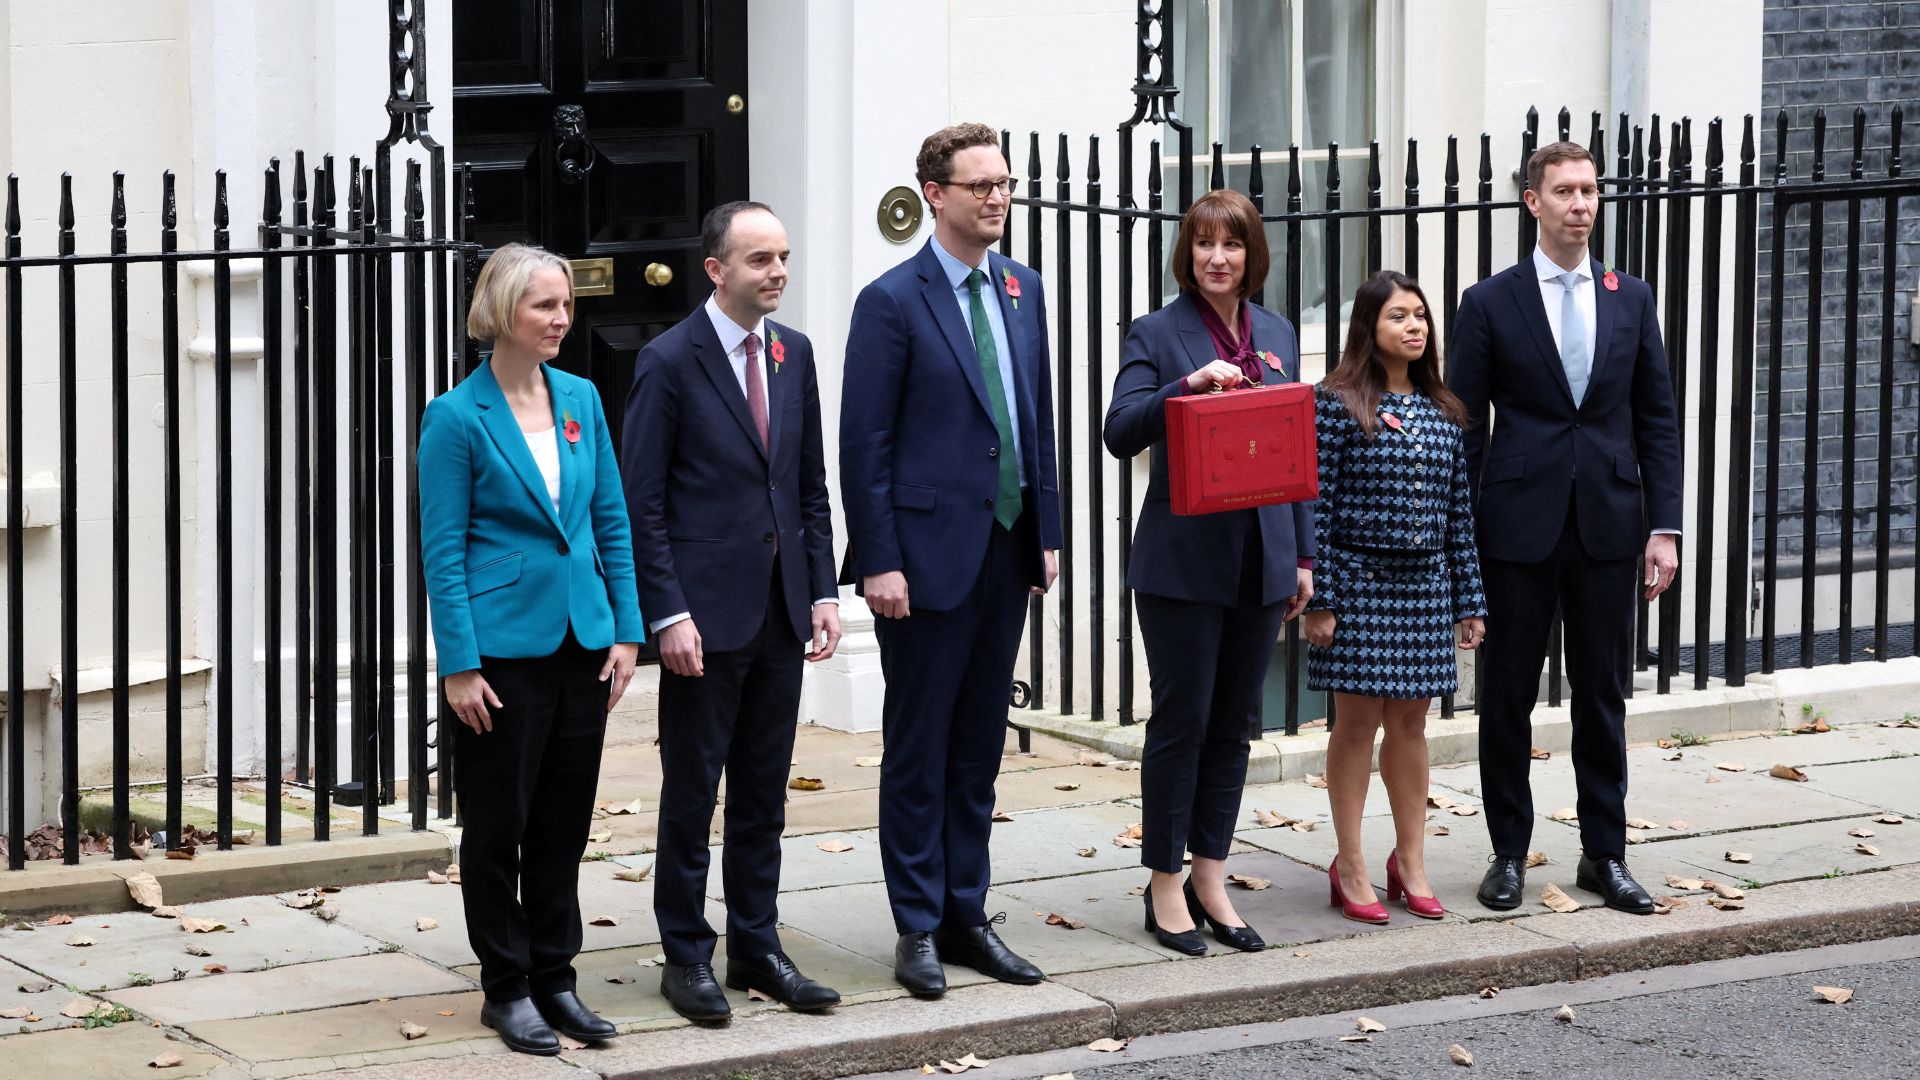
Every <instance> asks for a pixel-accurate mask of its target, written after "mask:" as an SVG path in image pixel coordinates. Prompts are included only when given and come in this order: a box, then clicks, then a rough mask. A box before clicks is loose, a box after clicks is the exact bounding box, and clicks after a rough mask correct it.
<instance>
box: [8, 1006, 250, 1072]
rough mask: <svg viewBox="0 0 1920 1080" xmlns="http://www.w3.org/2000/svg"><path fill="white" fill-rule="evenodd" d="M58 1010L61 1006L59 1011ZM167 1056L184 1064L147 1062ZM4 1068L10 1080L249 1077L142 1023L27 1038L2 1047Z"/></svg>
mask: <svg viewBox="0 0 1920 1080" xmlns="http://www.w3.org/2000/svg"><path fill="white" fill-rule="evenodd" d="M56 1007H57V1006H56ZM161 1054H178V1055H180V1064H179V1065H177V1066H175V1067H173V1068H170V1069H165V1070H161V1069H152V1068H149V1067H148V1066H147V1062H149V1061H152V1060H153V1059H154V1058H157V1057H159V1056H160V1055H161ZM0 1055H3V1056H4V1059H5V1062H6V1064H5V1065H4V1066H0V1068H3V1069H4V1071H5V1075H6V1076H7V1077H9V1078H10V1080H41V1078H46V1077H58V1078H60V1080H78V1078H80V1077H99V1078H101V1080H125V1078H126V1077H129V1076H141V1075H149V1076H161V1077H167V1078H168V1080H177V1078H179V1077H187V1076H194V1077H208V1078H213V1080H237V1078H239V1077H244V1076H246V1075H247V1074H246V1072H245V1071H243V1070H241V1069H239V1068H236V1067H235V1066H234V1065H232V1064H230V1063H228V1062H227V1061H226V1060H225V1059H224V1058H222V1057H221V1056H220V1055H218V1054H215V1053H211V1052H209V1051H208V1050H207V1049H206V1048H205V1047H200V1046H195V1045H193V1044H192V1043H190V1042H187V1041H184V1040H179V1039H172V1038H169V1037H168V1036H167V1034H166V1033H165V1032H162V1031H160V1030H159V1029H158V1028H154V1027H149V1026H148V1025H146V1024H142V1023H139V1022H134V1023H129V1024H115V1025H113V1026H112V1027H110V1028H95V1029H93V1030H92V1031H86V1030H83V1029H80V1028H66V1029H63V1030H60V1031H46V1032H41V1033H39V1034H37V1035H21V1036H18V1037H16V1038H10V1039H7V1040H5V1041H4V1042H0Z"/></svg>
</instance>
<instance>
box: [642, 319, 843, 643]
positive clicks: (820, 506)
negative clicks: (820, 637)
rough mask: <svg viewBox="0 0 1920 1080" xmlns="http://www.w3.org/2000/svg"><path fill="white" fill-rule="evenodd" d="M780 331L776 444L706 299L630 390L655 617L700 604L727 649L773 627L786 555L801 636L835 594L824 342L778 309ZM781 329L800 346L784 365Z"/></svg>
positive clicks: (770, 370) (766, 354)
mask: <svg viewBox="0 0 1920 1080" xmlns="http://www.w3.org/2000/svg"><path fill="white" fill-rule="evenodd" d="M767 330H768V343H769V344H768V346H767V347H765V348H762V350H761V352H760V363H761V365H762V371H763V373H764V376H763V377H764V378H765V379H766V388H767V442H768V444H769V445H770V446H771V447H772V451H771V453H769V452H768V450H767V449H765V448H763V447H762V446H761V444H760V436H759V433H758V432H756V431H755V430H754V426H753V417H752V415H751V414H750V413H748V411H747V397H746V394H744V393H743V392H742V391H741V389H740V382H739V380H738V379H736V378H735V377H734V374H733V367H732V365H731V364H729V363H728V362H727V355H726V353H724V352H722V351H721V347H720V339H719V338H718V337H717V336H715V334H714V332H713V323H712V321H711V320H710V319H708V317H707V313H706V310H705V308H704V307H701V308H696V309H694V312H693V314H692V315H689V316H687V317H686V318H685V319H683V320H681V321H680V322H679V323H678V324H676V325H675V326H674V327H673V328H672V329H670V330H668V331H667V332H666V333H663V334H661V335H660V336H659V337H656V338H654V339H653V340H652V341H650V342H648V343H647V345H646V347H645V348H643V349H641V350H640V357H639V359H638V360H636V361H635V362H634V379H633V388H632V389H631V390H630V391H628V393H627V415H626V428H625V430H624V432H623V433H622V436H621V443H622V445H621V454H620V471H621V473H622V474H623V475H624V476H625V477H626V490H627V506H628V512H629V516H630V517H631V518H632V519H633V553H634V564H635V567H636V568H637V570H638V575H639V580H640V595H641V597H642V600H641V604H642V606H643V609H644V610H645V611H647V612H648V615H649V618H653V619H663V618H666V617H667V616H670V615H673V614H675V613H677V612H682V611H685V612H690V613H691V614H692V615H693V621H694V623H695V625H696V626H698V628H699V630H700V638H701V643H702V647H704V648H706V649H708V650H710V651H714V652H729V651H732V650H735V649H740V648H744V647H745V646H746V645H747V644H749V643H750V642H751V641H752V640H753V637H754V635H756V634H758V633H759V632H760V627H761V625H762V624H763V623H764V622H765V620H766V619H767V617H768V615H767V595H768V591H769V590H770V589H771V588H772V578H773V564H774V559H775V558H776V557H777V558H778V559H779V560H780V574H781V585H782V592H783V595H784V597H785V600H786V615H787V622H788V629H789V630H790V631H791V632H792V634H793V636H794V637H795V638H796V639H798V640H802V641H804V640H807V639H808V638H810V637H811V636H812V620H811V611H812V608H813V601H815V600H817V599H820V598H822V597H828V596H833V595H835V592H834V584H833V526H832V523H831V521H830V519H829V510H828V502H827V472H826V459H825V456H824V454H823V452H822V450H821V434H820V390H819V383H818V380H817V379H816V378H815V375H814V366H813V346H812V345H811V344H809V343H808V341H807V339H806V337H805V335H803V334H801V333H800V331H798V330H795V329H793V328H792V327H788V326H781V325H780V324H778V323H775V322H774V321H773V320H771V319H769V320H767ZM774 334H778V335H779V339H780V342H781V344H782V345H783V346H784V347H785V350H786V359H785V361H784V362H782V363H781V364H779V365H778V366H776V365H775V364H774V362H773V356H772V353H771V341H772V338H773V335H774ZM775 537H778V538H779V543H778V548H779V554H778V555H777V556H776V555H775V553H774V551H775V542H774V538H775Z"/></svg>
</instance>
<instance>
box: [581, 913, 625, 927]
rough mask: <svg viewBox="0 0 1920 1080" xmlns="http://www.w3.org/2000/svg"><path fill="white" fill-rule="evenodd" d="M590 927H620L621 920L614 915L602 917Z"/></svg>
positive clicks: (591, 923)
mask: <svg viewBox="0 0 1920 1080" xmlns="http://www.w3.org/2000/svg"><path fill="white" fill-rule="evenodd" d="M588 925H589V926H619V925H620V919H619V918H618V917H617V916H614V915H602V916H600V917H598V918H596V919H593V920H592V921H591V922H589V923H588Z"/></svg>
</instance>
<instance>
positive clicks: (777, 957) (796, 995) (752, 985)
mask: <svg viewBox="0 0 1920 1080" xmlns="http://www.w3.org/2000/svg"><path fill="white" fill-rule="evenodd" d="M727 988H728V989H730V990H758V991H760V992H761V993H763V994H765V995H767V996H768V997H770V998H772V999H773V1000H775V1001H777V1002H779V1003H780V1004H782V1005H785V1006H786V1007H787V1008H789V1009H799V1010H800V1011H801V1012H809V1011H812V1010H814V1009H831V1008H833V1007H834V1006H835V1005H838V1004H840V992H839V991H838V990H835V989H834V988H833V987H831V986H827V985H824V984H822V983H817V982H814V981H813V980H812V979H809V978H807V977H806V976H805V975H802V974H800V969H799V968H797V967H794V966H793V961H791V960H789V959H787V954H786V953H782V952H771V953H767V954H766V955H765V956H749V957H739V958H736V957H734V956H733V955H732V954H731V953H729V954H728V955H727Z"/></svg>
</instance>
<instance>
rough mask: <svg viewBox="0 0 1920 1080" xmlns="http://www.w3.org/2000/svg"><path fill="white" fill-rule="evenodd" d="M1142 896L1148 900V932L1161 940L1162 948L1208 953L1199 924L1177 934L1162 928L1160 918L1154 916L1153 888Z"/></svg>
mask: <svg viewBox="0 0 1920 1080" xmlns="http://www.w3.org/2000/svg"><path fill="white" fill-rule="evenodd" d="M1140 898H1141V899H1142V900H1145V901H1146V902H1147V932H1148V933H1150V934H1152V935H1153V940H1155V941H1157V942H1159V943H1160V947H1161V948H1163V949H1172V950H1173V951H1174V952H1177V953H1184V954H1185V955H1187V956H1205V955H1207V943H1206V942H1204V941H1202V940H1200V928H1199V927H1198V926H1196V927H1194V928H1193V929H1191V930H1182V931H1180V932H1179V933H1177V934H1176V933H1172V932H1170V931H1166V930H1162V929H1160V922H1159V920H1157V919H1155V918H1154V917H1153V890H1152V889H1148V890H1147V891H1146V892H1145V893H1143V894H1141V897H1140Z"/></svg>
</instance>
